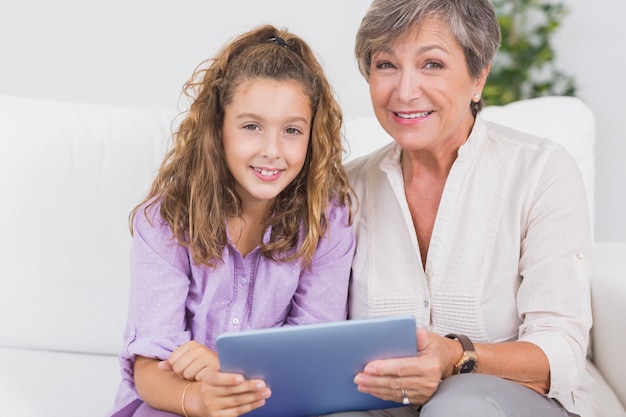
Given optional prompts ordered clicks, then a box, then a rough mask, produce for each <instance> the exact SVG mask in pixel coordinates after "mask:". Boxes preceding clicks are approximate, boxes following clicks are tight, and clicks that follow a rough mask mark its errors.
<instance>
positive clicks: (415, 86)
mask: <svg viewBox="0 0 626 417" xmlns="http://www.w3.org/2000/svg"><path fill="white" fill-rule="evenodd" d="M422 81H423V80H422V77H421V76H420V75H419V74H418V73H417V72H415V71H402V72H401V73H400V74H399V76H398V83H397V85H396V97H397V99H398V100H399V101H400V102H402V103H409V102H411V101H412V100H415V99H417V98H420V97H421V96H422V85H421V84H422Z"/></svg>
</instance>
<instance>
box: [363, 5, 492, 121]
mask: <svg viewBox="0 0 626 417" xmlns="http://www.w3.org/2000/svg"><path fill="white" fill-rule="evenodd" d="M429 18H437V19H439V20H441V21H442V22H443V23H444V24H447V29H448V30H449V31H450V33H451V34H452V36H454V38H456V40H457V42H458V43H459V45H461V48H462V49H463V52H464V53H465V60H466V62H467V67H468V69H469V72H470V74H471V75H472V76H473V77H475V78H478V77H479V76H480V74H481V71H482V70H484V69H485V68H486V67H487V66H489V65H490V64H491V62H492V61H493V57H494V55H495V54H496V51H497V50H498V47H499V46H500V36H501V35H500V25H499V24H498V19H497V17H496V13H495V10H494V8H493V6H492V4H491V1H490V0H374V1H373V2H372V5H371V6H370V8H369V10H368V11H367V13H366V14H365V17H363V20H362V21H361V26H360V27H359V30H358V32H357V35H356V43H355V49H354V50H355V54H356V59H357V62H358V66H359V71H360V72H361V74H363V76H364V77H365V79H366V80H369V76H370V65H371V63H372V55H373V54H374V53H375V52H377V51H380V50H382V49H383V48H384V47H386V46H388V45H389V44H391V43H393V42H394V41H396V40H398V39H400V38H402V37H403V36H406V35H407V34H408V33H409V32H410V31H412V30H413V29H415V28H419V27H420V25H421V24H422V23H423V22H424V21H425V20H426V19H429ZM482 104H483V103H482V99H481V100H480V102H479V103H473V106H476V107H477V108H475V109H474V108H473V110H474V114H476V113H478V111H480V109H481V108H482Z"/></svg>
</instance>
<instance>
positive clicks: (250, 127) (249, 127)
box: [243, 123, 259, 130]
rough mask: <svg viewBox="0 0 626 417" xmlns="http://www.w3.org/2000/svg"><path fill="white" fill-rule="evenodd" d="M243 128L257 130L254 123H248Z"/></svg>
mask: <svg viewBox="0 0 626 417" xmlns="http://www.w3.org/2000/svg"><path fill="white" fill-rule="evenodd" d="M243 128H244V129H248V130H259V125H257V124H255V123H248V124H247V125H244V126H243Z"/></svg>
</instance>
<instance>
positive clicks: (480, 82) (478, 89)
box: [474, 64, 491, 95]
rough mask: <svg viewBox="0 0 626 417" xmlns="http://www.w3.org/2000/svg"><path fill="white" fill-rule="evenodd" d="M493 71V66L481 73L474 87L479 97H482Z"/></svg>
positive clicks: (488, 66)
mask: <svg viewBox="0 0 626 417" xmlns="http://www.w3.org/2000/svg"><path fill="white" fill-rule="evenodd" d="M490 70H491V64H489V65H487V66H486V67H485V68H483V70H482V71H481V72H480V75H479V76H478V78H477V79H476V84H475V85H474V91H475V92H476V93H478V94H479V95H482V92H483V88H484V87H485V83H486V82H487V76H488V75H489V71H490Z"/></svg>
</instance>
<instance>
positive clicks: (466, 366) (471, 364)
mask: <svg viewBox="0 0 626 417" xmlns="http://www.w3.org/2000/svg"><path fill="white" fill-rule="evenodd" d="M475 367H476V359H472V358H468V359H467V360H466V361H465V362H463V364H462V365H461V366H460V367H459V373H460V374H468V373H470V372H474V368H475Z"/></svg>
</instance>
